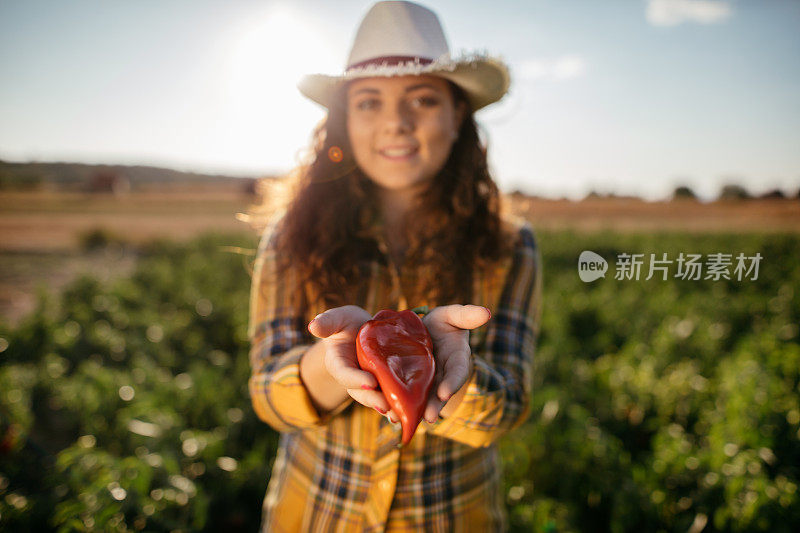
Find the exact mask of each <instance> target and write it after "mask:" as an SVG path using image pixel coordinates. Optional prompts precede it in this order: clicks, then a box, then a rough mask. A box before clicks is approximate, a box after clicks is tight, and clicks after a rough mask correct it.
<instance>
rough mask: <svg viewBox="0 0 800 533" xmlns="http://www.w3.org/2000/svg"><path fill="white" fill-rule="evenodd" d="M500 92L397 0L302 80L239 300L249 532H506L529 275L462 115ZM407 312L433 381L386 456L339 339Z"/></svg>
mask: <svg viewBox="0 0 800 533" xmlns="http://www.w3.org/2000/svg"><path fill="white" fill-rule="evenodd" d="M508 84H509V76H508V71H507V69H506V67H505V65H504V64H503V63H502V62H500V61H498V60H496V59H493V58H490V57H485V56H468V57H464V58H451V57H450V54H449V50H448V48H447V42H446V40H445V37H444V34H443V32H442V29H441V25H440V24H439V21H438V19H437V17H436V15H435V14H434V13H433V12H431V11H430V10H428V9H427V8H424V7H422V6H419V5H417V4H412V3H410V2H380V3H378V4H375V5H374V6H373V7H372V9H371V10H370V11H369V12H368V13H367V15H366V16H365V18H364V20H363V21H362V23H361V26H360V28H359V30H358V32H357V35H356V38H355V40H354V44H353V48H352V51H351V54H350V58H349V60H348V68H347V70H346V72H345V74H344V75H342V76H338V77H334V76H322V75H314V76H307V77H306V78H304V80H303V81H302V82H301V84H300V90H301V91H302V92H303V94H305V95H306V96H308V97H309V98H311V99H312V100H314V101H316V102H318V103H320V104H322V105H324V106H325V107H326V108H327V109H328V115H327V117H326V119H325V121H324V122H323V123H322V125H321V126H319V127H318V129H317V131H316V135H315V144H314V154H313V155H314V156H313V159H312V160H311V162H310V163H309V164H308V165H307V166H304V167H302V168H300V169H299V171H298V172H297V173H296V176H297V180H298V181H297V186H296V189H295V193H294V195H293V197H292V199H291V201H290V202H289V204H288V207H287V208H286V209H285V211H284V212H282V213H281V214H280V216H279V217H276V219H275V222H274V223H273V224H271V225H270V226H268V227H267V229H266V231H265V232H264V235H263V237H262V240H261V244H260V246H259V250H258V255H257V259H256V265H255V272H254V278H253V286H252V292H251V308H250V313H251V320H250V331H249V334H250V339H251V342H252V349H251V355H250V359H251V365H252V377H251V379H250V384H249V385H250V393H251V396H252V402H253V407H254V409H255V411H256V412H257V413H258V415H259V416H260V417H261V419H263V420H264V421H265V422H267V423H268V424H270V425H271V426H272V427H273V428H275V429H276V430H278V431H280V432H281V439H280V448H279V451H278V455H277V458H276V460H275V463H274V465H273V467H272V477H271V479H270V483H269V488H268V490H267V495H266V498H265V501H264V517H263V529H264V530H265V531H266V530H268V531H320V530H325V531H328V530H331V531H362V530H365V531H499V530H503V529H505V527H506V516H505V512H504V503H503V502H504V495H503V494H502V492H501V487H502V484H501V481H500V474H501V464H500V461H499V455H498V450H497V447H496V445H495V442H496V441H497V439H498V438H499V437H500V436H502V435H504V434H506V433H507V432H508V431H510V430H511V429H513V428H515V427H517V426H518V425H520V424H521V423H523V422H524V421H525V420H526V418H527V416H528V413H529V395H530V392H531V391H530V387H531V378H532V376H531V372H532V364H533V355H534V342H535V338H536V334H537V328H538V315H539V295H540V292H541V291H540V282H541V272H540V267H539V264H540V260H539V252H538V249H537V247H536V243H535V240H534V236H533V233H532V231H531V228H530V227H529V226H528V225H527V224H526V223H521V222H519V221H515V220H511V219H507V218H505V217H503V216H501V214H500V206H499V197H498V191H497V187H496V185H495V183H494V182H493V180H492V178H491V176H490V175H489V172H488V168H487V163H486V152H485V149H484V147H483V145H482V143H481V140H480V139H479V136H478V133H477V128H476V124H475V121H474V118H473V113H474V112H475V111H476V110H477V109H480V108H481V107H484V106H486V105H489V104H491V103H493V102H495V101H497V100H499V99H500V98H501V97H502V96H503V95H504V94H505V92H506V90H507V88H508ZM421 305H427V306H429V308H430V309H431V312H430V313H428V314H427V315H426V316H425V317H424V319H423V322H424V324H425V325H426V327H427V329H428V331H429V333H430V334H431V337H432V339H433V344H434V358H435V362H436V376H435V378H434V385H433V389H432V392H431V396H430V398H428V401H427V406H426V409H425V414H424V420H423V422H422V423H421V424H420V426H419V427H418V429H417V432H416V434H415V435H414V438H413V439H412V440H411V442H410V443H409V444H408V445H406V446H404V447H402V448H398V446H397V444H398V442H399V440H400V427H399V425H398V424H397V416H396V415H395V413H393V412H392V411H391V410H390V407H389V404H388V403H387V401H386V398H384V396H383V394H382V392H381V391H380V389H379V388H378V382H377V380H376V379H375V377H374V376H373V375H372V374H370V373H369V372H366V371H363V370H361V369H360V368H359V366H358V362H357V358H356V354H355V335H356V333H357V331H358V329H359V328H360V326H361V325H362V324H364V322H366V321H367V320H369V319H370V318H371V316H372V315H374V314H375V313H376V312H378V311H379V310H382V309H395V310H402V309H408V308H412V307H417V306H421ZM490 309H491V311H490Z"/></svg>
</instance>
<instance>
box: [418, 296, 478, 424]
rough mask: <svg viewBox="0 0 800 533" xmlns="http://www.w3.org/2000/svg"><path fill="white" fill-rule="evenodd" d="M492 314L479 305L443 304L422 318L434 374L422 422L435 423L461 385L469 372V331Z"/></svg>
mask: <svg viewBox="0 0 800 533" xmlns="http://www.w3.org/2000/svg"><path fill="white" fill-rule="evenodd" d="M491 317H492V313H491V311H489V310H488V309H487V308H485V307H481V306H478V305H445V306H441V307H435V308H434V309H433V310H432V311H431V312H430V313H428V314H427V315H425V316H424V317H423V318H422V322H423V324H425V327H426V328H428V333H430V334H431V339H432V340H433V356H434V359H435V360H436V373H435V375H434V378H433V388H432V391H431V397H430V398H429V399H428V405H427V406H426V407H425V420H427V421H428V422H430V423H433V422H435V421H436V420H437V419H438V417H439V412H440V411H441V410H442V408H443V407H444V406H445V404H447V401H448V400H449V399H450V397H451V396H453V395H454V394H455V393H456V392H458V391H459V389H461V387H463V386H464V384H465V383H466V382H467V379H469V375H470V373H471V372H472V350H471V349H470V347H469V330H471V329H475V328H478V327H480V326H482V325H484V324H485V323H486V322H488V320H489V319H490V318H491Z"/></svg>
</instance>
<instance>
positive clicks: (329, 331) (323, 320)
mask: <svg viewBox="0 0 800 533" xmlns="http://www.w3.org/2000/svg"><path fill="white" fill-rule="evenodd" d="M368 318H369V316H367V319H368ZM362 322H363V321H362ZM362 322H357V320H356V317H355V312H354V310H353V309H349V308H348V306H344V307H337V308H335V309H328V310H327V311H325V312H323V313H320V314H318V315H317V316H315V317H314V319H313V320H312V321H311V322H309V323H308V331H309V332H310V333H311V334H312V335H314V336H315V337H318V338H320V339H326V338H328V337H330V336H331V335H335V334H337V333H341V332H342V331H345V330H347V329H348V328H350V329H352V326H354V325H355V324H356V323H357V324H358V325H360V324H361V323H362Z"/></svg>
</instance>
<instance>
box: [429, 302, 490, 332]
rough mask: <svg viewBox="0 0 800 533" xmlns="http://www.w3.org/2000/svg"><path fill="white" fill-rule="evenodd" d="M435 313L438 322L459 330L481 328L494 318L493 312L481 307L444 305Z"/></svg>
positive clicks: (436, 309) (434, 311) (435, 310)
mask: <svg viewBox="0 0 800 533" xmlns="http://www.w3.org/2000/svg"><path fill="white" fill-rule="evenodd" d="M433 313H437V315H435V317H436V319H437V320H440V321H443V322H445V323H447V324H448V325H450V326H452V327H454V328H458V329H475V328H479V327H481V326H482V325H484V324H485V323H486V322H488V321H489V319H490V318H491V317H492V312H491V311H489V309H488V308H486V307H482V306H480V305H458V304H453V305H444V306H441V307H437V308H435V309H434V310H433V311H431V314H433ZM439 315H441V316H439Z"/></svg>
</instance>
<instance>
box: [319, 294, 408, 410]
mask: <svg viewBox="0 0 800 533" xmlns="http://www.w3.org/2000/svg"><path fill="white" fill-rule="evenodd" d="M371 318H372V316H371V315H370V314H369V313H368V312H367V311H366V310H364V309H363V308H361V307H358V306H356V305H345V306H343V307H335V308H333V309H328V310H327V311H325V312H324V313H320V314H319V315H317V316H316V317H315V318H314V320H312V321H311V322H310V323H309V324H308V331H309V332H310V333H311V334H312V335H314V336H315V337H318V338H320V339H322V341H323V343H324V344H325V357H324V362H325V369H326V370H327V371H328V373H329V374H330V375H331V377H332V378H333V379H334V380H335V381H336V382H338V383H339V384H340V385H341V386H342V387H344V388H345V389H346V390H347V394H349V395H350V396H351V397H352V398H353V399H354V400H355V401H357V402H358V403H360V404H362V405H364V406H366V407H369V408H370V409H375V410H376V411H378V412H380V413H381V414H383V415H386V416H388V417H389V420H390V421H392V422H397V421H398V420H399V419H398V417H397V416H396V415H395V414H394V411H392V410H391V409H390V408H389V403H388V402H387V401H386V398H384V396H383V393H381V392H380V391H377V390H375V389H377V388H378V380H377V379H375V376H373V375H372V374H371V373H369V372H366V371H364V370H361V367H359V366H358V356H357V355H356V335H357V334H358V330H359V328H360V327H361V326H362V325H363V324H364V323H365V322H366V321H368V320H370V319H371Z"/></svg>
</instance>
